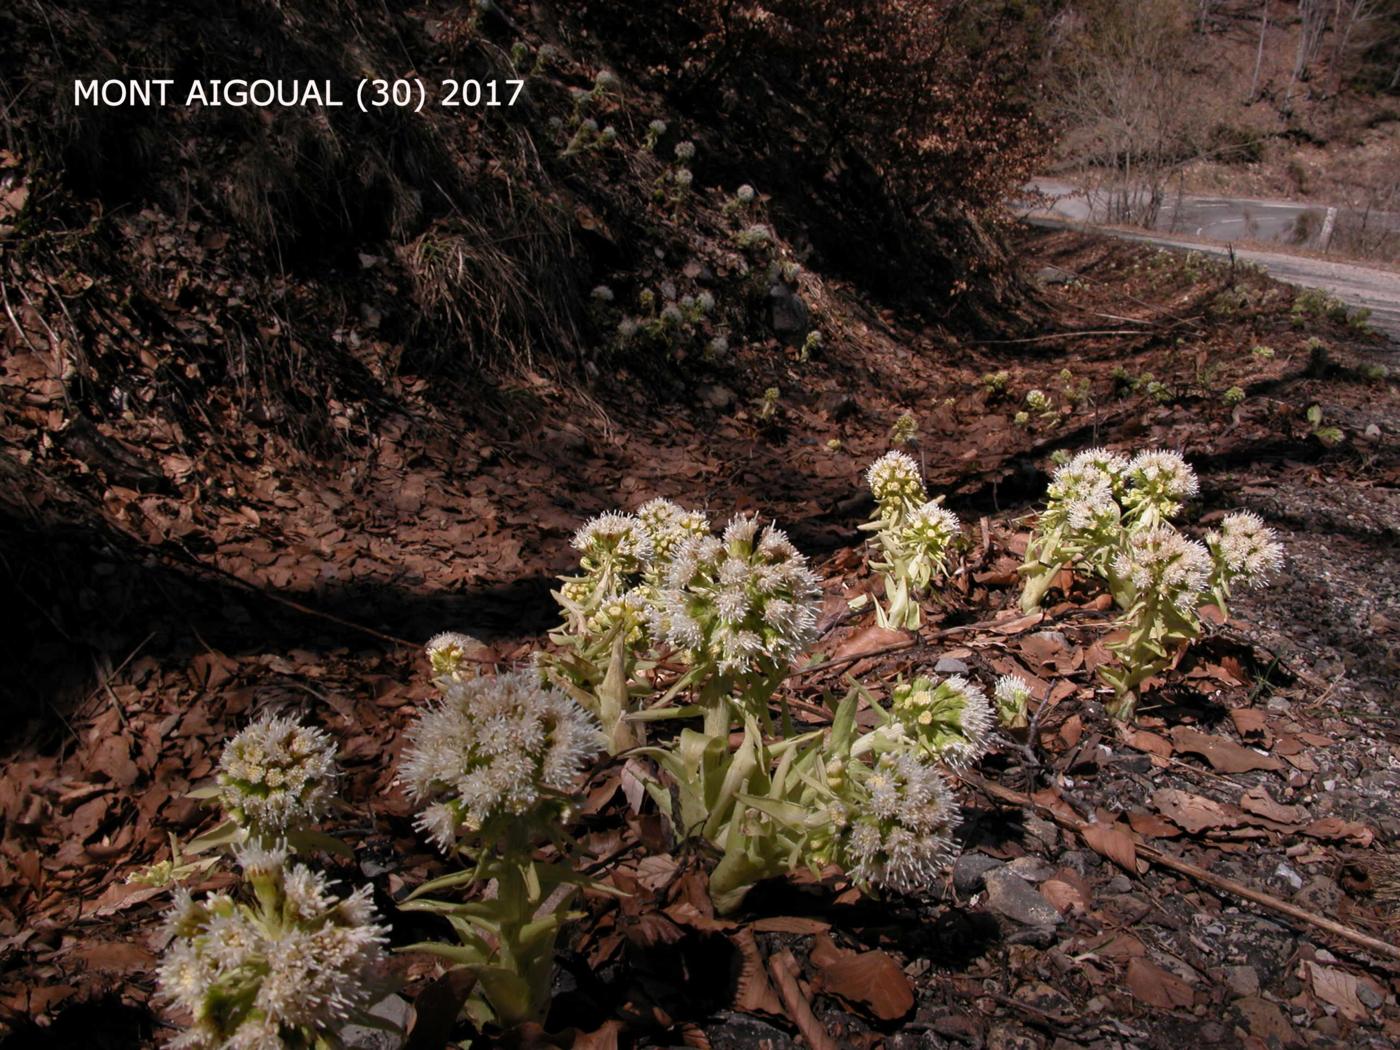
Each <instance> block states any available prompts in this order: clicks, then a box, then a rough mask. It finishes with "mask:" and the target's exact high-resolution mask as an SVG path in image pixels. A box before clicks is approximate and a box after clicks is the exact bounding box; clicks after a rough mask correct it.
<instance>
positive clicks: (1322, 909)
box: [1293, 875, 1342, 915]
mask: <svg viewBox="0 0 1400 1050" xmlns="http://www.w3.org/2000/svg"><path fill="white" fill-rule="evenodd" d="M1293 900H1294V901H1295V902H1296V903H1297V904H1298V905H1299V906H1300V907H1303V908H1308V909H1309V910H1311V911H1315V912H1319V913H1320V914H1322V915H1330V914H1332V912H1333V911H1335V910H1336V907H1337V905H1338V904H1340V903H1341V902H1342V888H1341V887H1340V886H1338V885H1337V884H1336V883H1335V882H1333V881H1332V880H1331V879H1329V878H1328V877H1327V876H1326V875H1318V876H1315V877H1314V878H1312V879H1309V880H1308V882H1307V884H1306V885H1304V886H1303V888H1302V889H1300V890H1299V891H1298V892H1297V893H1295V894H1294V895H1293Z"/></svg>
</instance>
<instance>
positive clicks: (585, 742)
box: [399, 669, 602, 850]
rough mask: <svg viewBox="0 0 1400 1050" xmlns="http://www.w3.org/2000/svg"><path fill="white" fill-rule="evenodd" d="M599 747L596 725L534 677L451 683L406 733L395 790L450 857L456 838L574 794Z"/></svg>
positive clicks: (533, 812) (504, 676) (514, 674)
mask: <svg viewBox="0 0 1400 1050" xmlns="http://www.w3.org/2000/svg"><path fill="white" fill-rule="evenodd" d="M601 744H602V740H601V735H600V733H599V730H598V724H597V722H595V721H594V719H593V717H592V716H591V715H590V714H589V713H588V712H587V711H585V710H584V709H583V708H582V707H580V706H579V705H578V703H577V702H576V701H575V700H573V699H572V698H571V697H569V696H567V695H566V694H564V693H562V692H560V691H559V690H558V689H555V688H553V687H551V686H548V685H544V684H542V683H541V682H540V678H539V675H538V673H536V672H533V671H530V670H528V669H527V670H521V671H512V672H509V673H507V674H501V675H496V676H495V677H483V678H473V679H469V680H466V681H458V680H452V681H449V682H447V683H446V684H445V686H444V689H443V698H442V701H441V702H440V703H438V704H436V705H434V706H432V707H430V708H428V709H427V710H426V711H424V712H423V714H422V715H421V716H419V719H418V721H417V723H416V724H415V725H414V726H413V727H412V728H411V729H410V730H409V731H408V746H407V747H406V748H405V749H404V753H403V759H402V761H401V762H400V764H399V781H400V783H402V784H403V785H404V787H405V789H406V790H407V792H408V794H409V797H410V798H412V799H413V800H414V801H415V802H418V803H421V804H424V805H425V807H426V808H425V810H424V813H423V816H422V817H421V818H420V820H419V826H420V827H422V828H423V830H424V831H425V832H427V833H428V834H429V835H430V836H431V837H432V839H433V841H434V842H436V843H437V845H438V846H439V847H441V848H442V849H444V850H447V849H449V848H450V847H451V846H452V845H453V843H454V842H455V840H456V838H457V836H459V835H461V834H462V833H463V832H474V831H477V830H478V829H480V828H481V827H482V826H483V825H485V824H486V823H487V822H488V821H489V820H492V819H493V818H496V817H504V818H507V819H511V818H515V819H519V818H523V817H527V816H532V815H536V814H538V812H539V807H540V806H542V805H545V804H546V803H548V802H549V801H551V800H556V799H557V798H558V796H560V795H563V794H567V793H568V792H570V791H572V790H573V788H574V787H575V782H576V781H577V780H578V777H579V774H580V773H582V771H583V768H584V766H585V765H586V764H587V763H588V761H589V760H590V759H591V758H592V757H593V756H594V755H596V754H597V753H598V750H599V748H600V747H601Z"/></svg>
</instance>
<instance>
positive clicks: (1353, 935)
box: [961, 773, 1400, 960]
mask: <svg viewBox="0 0 1400 1050" xmlns="http://www.w3.org/2000/svg"><path fill="white" fill-rule="evenodd" d="M961 779H962V780H963V781H965V782H966V783H968V784H971V785H972V786H973V787H975V788H977V789H978V790H980V791H982V792H984V793H985V794H987V795H988V796H990V797H991V798H994V799H999V800H1001V801H1002V802H1009V803H1011V804H1012V805H1016V806H1021V807H1023V808H1030V809H1034V810H1037V811H1038V812H1040V813H1043V814H1045V815H1046V816H1048V817H1050V819H1052V820H1053V821H1054V822H1055V823H1056V824H1058V825H1060V827H1062V828H1066V829H1068V830H1070V831H1073V832H1074V833H1075V834H1077V835H1080V836H1081V837H1082V836H1083V834H1084V831H1085V829H1086V828H1088V827H1089V826H1090V825H1089V822H1088V821H1086V820H1079V819H1078V818H1075V817H1069V816H1066V815H1065V814H1063V813H1059V812H1056V811H1055V810H1053V809H1051V808H1050V807H1048V806H1043V805H1041V804H1040V803H1038V802H1036V801H1035V800H1034V799H1033V798H1031V797H1030V796H1029V795H1027V794H1025V793H1024V792H1020V791H1012V790H1011V789H1010V788H1006V787H1002V786H1001V785H1000V784H993V783H992V782H991V781H988V780H983V779H982V778H981V777H978V776H974V775H972V774H970V773H964V774H961ZM1135 847H1136V850H1137V855H1138V856H1139V857H1141V858H1143V859H1144V860H1147V861H1150V862H1151V863H1153V864H1158V865H1160V866H1161V867H1164V868H1169V869H1170V870H1172V871H1175V872H1178V873H1179V874H1182V875H1187V876H1189V877H1190V878H1193V879H1195V880H1196V881H1197V882H1201V883H1204V884H1205V885H1207V886H1211V887H1213V888H1214V889H1217V890H1220V891H1222V892H1224V893H1229V894H1231V895H1233V896H1236V897H1240V898H1242V899H1244V900H1247V901H1252V902H1253V903H1255V904H1259V905H1262V906H1263V907H1265V908H1268V909H1269V910H1270V911H1273V912H1276V913H1278V914H1279V915H1285V916H1287V917H1288V918H1290V919H1294V920H1296V921H1297V922H1301V923H1306V924H1307V925H1309V926H1315V927H1317V928H1318V929H1320V930H1326V931H1327V932H1328V933H1330V934H1333V935H1334V936H1337V937H1340V938H1342V939H1343V940H1345V941H1350V942H1351V943H1352V944H1355V945H1357V946H1359V947H1362V948H1365V949H1366V950H1367V951H1368V952H1372V953H1374V954H1376V955H1382V956H1385V957H1386V958H1388V959H1395V960H1400V947H1397V946H1395V945H1393V944H1387V943H1386V942H1385V941H1382V940H1380V939H1378V938H1376V937H1372V936H1371V935H1370V934H1367V933H1362V932H1361V931H1360V930H1356V929H1352V927H1350V926H1344V925H1342V924H1341V923H1340V922H1336V921H1335V920H1333V919H1329V918H1326V917H1325V916H1322V915H1316V914H1314V913H1313V912H1310V911H1308V910H1307V909H1305V908H1300V907H1298V906H1297V905H1296V904H1289V903H1288V902H1287V901H1285V900H1280V899H1279V898H1277V897H1275V896H1274V895H1273V894H1271V893H1265V892H1264V891H1263V890H1256V889H1255V888H1254V887H1252V886H1246V885H1245V884H1244V883H1242V882H1238V881H1236V880H1235V879H1229V878H1226V877H1225V876H1223V875H1216V874H1215V873H1214V872H1210V871H1206V869H1205V868H1200V867H1197V866H1196V865H1195V864H1192V863H1190V862H1189V861H1184V860H1181V859H1180V858H1179V857H1174V856H1172V855H1171V854H1170V853H1166V852H1164V851H1162V850H1159V849H1157V848H1156V847H1155V846H1149V845H1147V844H1146V843H1136V844H1135Z"/></svg>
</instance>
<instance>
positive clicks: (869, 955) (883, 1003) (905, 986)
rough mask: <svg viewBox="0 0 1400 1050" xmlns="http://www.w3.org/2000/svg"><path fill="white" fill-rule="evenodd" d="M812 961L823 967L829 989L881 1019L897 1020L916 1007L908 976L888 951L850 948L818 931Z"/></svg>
mask: <svg viewBox="0 0 1400 1050" xmlns="http://www.w3.org/2000/svg"><path fill="white" fill-rule="evenodd" d="M812 963H813V964H814V965H815V966H817V967H818V969H819V970H820V971H821V979H822V986H823V988H824V989H825V990H826V991H827V992H829V993H831V994H832V995H835V996H836V997H837V998H839V999H842V1000H844V1001H845V1002H847V1003H850V1004H851V1005H852V1006H856V1007H863V1008H865V1009H867V1010H869V1012H870V1013H872V1014H873V1015H874V1016H875V1017H877V1018H879V1019H880V1020H881V1021H897V1020H898V1019H899V1018H901V1017H903V1016H904V1015H905V1014H907V1013H908V1012H909V1011H910V1010H912V1009H913V1008H914V991H913V989H912V988H911V987H910V985H909V978H908V977H907V976H906V975H905V973H904V971H903V970H902V969H900V966H899V963H897V962H895V960H894V957H893V956H891V955H889V954H888V953H887V952H882V951H879V950H876V951H869V952H852V951H847V950H845V949H842V948H838V947H837V946H836V945H835V944H834V943H833V942H832V940H831V938H830V937H828V936H826V934H818V935H817V937H816V938H815V940H814V942H813V947H812Z"/></svg>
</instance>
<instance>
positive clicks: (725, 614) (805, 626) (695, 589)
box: [652, 515, 821, 677]
mask: <svg viewBox="0 0 1400 1050" xmlns="http://www.w3.org/2000/svg"><path fill="white" fill-rule="evenodd" d="M820 595H821V587H820V584H819V582H818V580H817V577H816V576H815V575H814V574H813V573H812V572H811V570H809V569H808V568H807V559H806V558H804V557H803V556H802V555H801V554H799V553H798V551H797V549H796V548H795V547H793V545H792V543H791V541H789V540H788V538H787V536H786V534H785V533H783V532H782V531H781V530H780V529H777V528H774V527H773V526H771V525H761V524H760V523H759V521H758V519H757V518H752V517H745V516H743V515H739V516H736V517H735V518H734V519H733V520H731V521H730V523H729V525H728V526H727V527H726V528H725V530H724V536H723V538H722V539H716V538H715V537H713V536H703V537H701V536H692V537H691V538H689V539H687V540H686V541H685V542H684V543H683V544H682V545H681V546H680V547H679V549H678V550H677V551H676V553H675V557H674V560H673V561H672V563H671V566H670V569H669V571H668V573H667V577H666V581H665V585H664V586H663V587H662V588H661V589H660V591H659V592H658V593H657V596H656V602H655V605H654V606H653V609H652V632H653V634H654V636H655V637H657V638H659V639H663V640H665V641H666V642H667V643H669V644H670V645H672V646H674V647H675V648H676V649H679V650H681V651H682V652H684V653H685V654H686V655H687V658H688V659H689V660H690V662H691V663H692V664H701V663H704V664H709V665H712V666H713V667H714V668H715V669H716V670H717V671H718V672H719V673H720V675H722V676H729V677H736V676H745V675H752V674H755V673H756V674H759V675H767V674H771V673H773V672H775V671H777V670H779V669H782V668H785V667H787V665H788V664H790V663H791V662H792V661H793V660H794V659H796V658H797V656H798V655H799V654H800V653H801V652H802V650H803V649H804V648H805V647H806V646H807V645H808V644H810V643H811V641H812V640H813V639H814V637H815V635H816V622H817V607H818V606H817V603H818V600H819V598H820Z"/></svg>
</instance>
